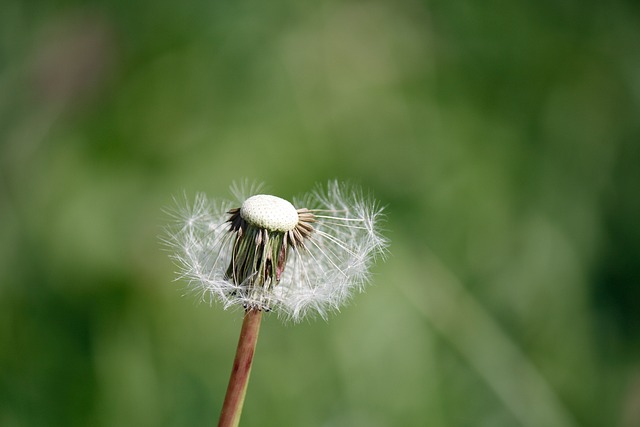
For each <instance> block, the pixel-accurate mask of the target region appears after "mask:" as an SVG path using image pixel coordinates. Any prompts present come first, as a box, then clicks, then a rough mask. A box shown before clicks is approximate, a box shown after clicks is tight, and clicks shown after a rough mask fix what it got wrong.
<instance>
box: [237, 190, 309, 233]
mask: <svg viewBox="0 0 640 427" xmlns="http://www.w3.org/2000/svg"><path fill="white" fill-rule="evenodd" d="M240 216H241V217H242V218H243V219H244V220H245V221H247V222H248V223H249V224H251V225H254V226H256V227H260V228H266V229H267V230H269V231H291V230H293V229H294V228H295V227H296V225H297V224H298V212H297V211H296V208H294V207H293V205H292V204H291V203H289V202H288V201H286V200H284V199H281V198H280V197H276V196H269V195H267V194H258V195H256V196H251V197H249V198H248V199H247V200H245V201H244V203H243V204H242V207H241V208H240Z"/></svg>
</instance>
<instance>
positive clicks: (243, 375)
mask: <svg viewBox="0 0 640 427" xmlns="http://www.w3.org/2000/svg"><path fill="white" fill-rule="evenodd" d="M261 319H262V311H261V310H258V309H248V310H247V311H246V313H245V315H244V321H243V322H242V329H241V330H240V339H239V340H238V348H237V350H236V358H235V359H234V361H233V369H232V371H231V378H229V386H228V387H227V395H226V396H225V398H224V404H223V405H222V412H221V413H220V421H219V422H218V427H237V426H238V424H239V423H240V415H241V414H242V404H243V403H244V396H245V394H246V393H247V383H248V382H249V375H250V374H251V363H252V362H253V354H254V352H255V349H256V342H257V341H258V333H259V331H260V320H261Z"/></svg>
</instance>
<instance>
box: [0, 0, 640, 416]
mask: <svg viewBox="0 0 640 427" xmlns="http://www.w3.org/2000/svg"><path fill="white" fill-rule="evenodd" d="M639 143H640V8H639V7H638V3H637V2H634V1H624V0H613V1H611V2H596V1H580V2H579V1H571V0H567V1H513V2H508V1H488V2H477V1H475V2H474V1H469V0H460V1H437V0H436V1H418V0H399V1H382V0H372V1H367V0H361V1H356V0H348V1H331V0H329V1H318V2H306V1H303V2H300V1H287V0H274V1H269V2H263V1H255V0H254V1H251V0H249V1H216V0H208V1H203V0H187V1H182V2H167V1H156V0H154V1H151V0H139V1H134V2H131V1H125V0H114V1H110V2H106V1H98V0H96V1H74V0H69V1H50V0H48V1H41V0H29V1H16V0H4V1H3V2H2V6H1V9H0V425H2V426H5V427H20V426H66V427H72V426H187V425H189V426H207V425H215V424H216V422H217V416H218V411H219V408H220V406H221V403H222V399H223V396H224V392H225V388H226V384H227V380H228V375H229V370H230V367H231V362H232V358H233V354H234V351H235V345H236V341H237V336H238V332H239V329H240V325H241V313H238V312H227V311H223V310H222V309H221V308H220V307H218V306H215V305H214V306H212V307H210V306H209V305H208V304H201V303H199V302H198V301H197V300H194V299H193V298H190V297H183V294H184V284H181V283H177V282H174V278H175V275H174V270H175V267H174V266H173V265H172V264H171V262H170V260H169V258H168V256H167V255H168V254H167V253H166V252H165V251H164V250H163V248H162V246H161V244H160V242H159V238H158V236H159V235H160V234H161V233H162V227H163V226H164V225H166V224H167V222H168V221H169V219H168V216H167V215H166V214H164V213H163V208H166V207H168V206H171V205H172V204H173V201H172V197H173V196H176V195H181V194H182V193H183V192H184V193H186V194H187V195H189V196H193V195H195V193H196V192H197V191H203V192H206V193H207V194H208V195H209V196H211V197H229V196H230V195H229V191H228V188H229V185H230V184H231V183H232V182H233V181H237V180H241V179H244V178H246V179H249V180H256V181H261V182H265V183H266V184H267V185H268V188H270V189H272V191H273V193H275V194H278V195H280V196H283V197H291V196H294V195H298V194H301V193H304V192H305V191H307V190H308V189H310V188H311V187H312V186H313V185H314V184H315V183H322V182H326V181H327V180H329V179H333V178H338V179H345V180H350V181H354V182H356V183H359V184H360V185H362V186H363V187H365V188H367V189H369V190H371V191H372V192H373V193H374V194H375V195H376V197H377V198H378V199H379V200H380V201H381V203H382V204H384V205H386V206H387V210H386V212H387V222H386V224H385V228H386V230H387V231H386V232H385V233H386V235H387V237H388V238H389V239H390V241H391V246H390V253H391V255H390V257H389V259H388V260H387V261H386V262H384V263H380V264H377V265H376V267H375V271H374V272H375V276H374V284H373V286H371V287H369V288H368V290H367V292H366V293H364V294H361V295H358V296H357V297H356V298H355V299H354V300H353V302H352V303H351V304H350V305H349V306H347V307H345V308H344V309H343V310H342V313H340V314H339V315H335V316H332V317H331V319H330V320H329V321H328V322H324V321H322V320H310V321H309V322H303V323H302V324H299V325H291V324H282V323H281V322H280V321H279V320H278V319H277V317H275V316H272V315H270V316H267V317H266V319H265V321H264V322H263V327H262V331H261V337H260V341H259V343H258V349H257V357H256V360H255V365H254V369H253V374H252V378H251V383H250V386H249V392H248V395H247V401H246V403H245V411H244V414H243V419H242V425H243V426H367V427H377V426H435V427H439V426H442V427H449V426H450V427H462V426H469V427H472V426H473V427H475V426H491V427H502V426H504V427H510V426H528V427H578V426H585V427H595V426H607V427H608V426H620V427H633V426H640V288H639V286H640V284H639V281H640V267H639V255H640V226H639V219H640V201H639V197H638V195H639V190H640V144H639Z"/></svg>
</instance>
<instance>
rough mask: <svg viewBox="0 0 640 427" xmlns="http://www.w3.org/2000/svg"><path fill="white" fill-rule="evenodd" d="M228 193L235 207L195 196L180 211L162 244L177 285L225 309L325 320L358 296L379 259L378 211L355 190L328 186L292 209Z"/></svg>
mask: <svg viewBox="0 0 640 427" xmlns="http://www.w3.org/2000/svg"><path fill="white" fill-rule="evenodd" d="M245 187H247V186H246V185H245ZM232 189H233V192H234V194H235V195H236V196H238V198H239V200H240V203H232V202H228V201H221V200H209V199H207V197H206V196H204V195H203V194H199V195H197V196H196V199H195V202H194V203H193V204H188V205H187V204H186V203H185V204H183V205H182V207H179V208H178V209H177V211H176V214H175V215H174V217H175V219H176V222H175V224H174V226H173V227H171V228H170V229H169V230H168V233H167V236H165V238H164V240H165V242H166V243H168V244H169V246H170V247H171V249H172V253H173V255H172V257H173V259H174V260H175V262H176V264H177V265H178V266H179V269H180V271H179V278H181V279H186V280H187V281H188V283H189V288H190V289H191V290H192V292H194V293H196V294H198V295H200V296H201V297H202V298H203V299H205V300H213V301H218V302H219V303H221V305H222V306H223V307H224V308H225V309H227V308H232V307H242V308H245V309H247V308H257V309H261V310H265V311H273V312H275V313H277V315H278V316H280V317H282V318H284V319H289V320H293V321H296V322H297V321H300V320H302V319H303V318H305V317H308V316H319V317H321V318H323V319H327V318H328V315H329V314H330V313H332V312H336V311H338V310H339V309H340V307H341V306H342V305H343V304H344V303H345V302H347V301H348V300H349V299H350V298H351V297H352V295H353V294H354V293H356V292H360V291H362V290H363V289H364V286H365V285H366V284H367V283H368V282H369V278H370V270H371V267H372V265H373V263H374V262H375V260H376V259H377V258H378V257H379V256H381V255H384V254H385V251H386V247H387V241H386V239H385V238H384V237H383V236H382V234H381V233H380V231H379V229H380V222H381V220H382V209H381V208H380V206H379V205H378V204H377V202H375V201H374V200H373V199H372V198H371V197H369V196H365V195H364V194H363V193H362V191H360V190H359V189H358V188H356V187H353V186H349V185H346V184H340V183H338V182H330V183H329V184H328V185H326V186H322V187H317V188H316V189H315V190H314V191H312V192H310V193H308V194H307V195H305V196H303V197H301V198H296V199H293V203H290V202H289V201H287V200H285V199H281V198H279V197H276V196H269V195H265V194H258V195H255V194H254V195H252V194H239V191H238V187H233V188H232ZM257 189H259V187H256V186H252V187H251V188H250V190H251V191H254V190H257ZM185 205H186V207H185ZM238 205H240V206H239V207H238Z"/></svg>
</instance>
